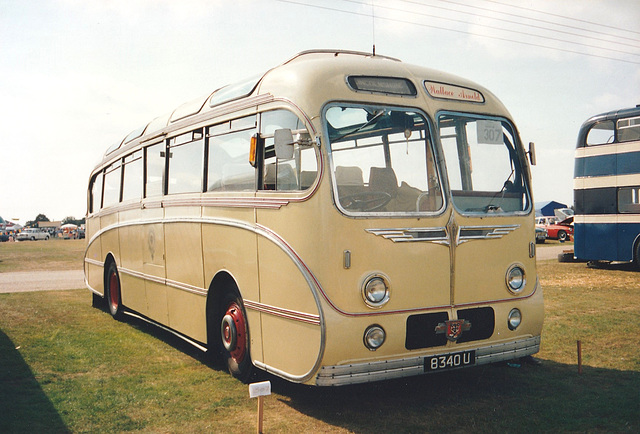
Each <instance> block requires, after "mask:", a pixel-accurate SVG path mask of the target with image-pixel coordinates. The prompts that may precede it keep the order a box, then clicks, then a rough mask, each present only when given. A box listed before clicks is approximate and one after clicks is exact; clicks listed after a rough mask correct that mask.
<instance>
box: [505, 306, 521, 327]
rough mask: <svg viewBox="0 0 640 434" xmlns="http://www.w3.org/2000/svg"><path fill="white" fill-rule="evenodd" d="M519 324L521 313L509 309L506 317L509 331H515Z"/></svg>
mask: <svg viewBox="0 0 640 434" xmlns="http://www.w3.org/2000/svg"><path fill="white" fill-rule="evenodd" d="M521 322H522V313H521V312H520V309H511V312H509V316H508V317H507V324H508V326H509V330H515V329H517V328H518V326H519V325H520V323H521Z"/></svg>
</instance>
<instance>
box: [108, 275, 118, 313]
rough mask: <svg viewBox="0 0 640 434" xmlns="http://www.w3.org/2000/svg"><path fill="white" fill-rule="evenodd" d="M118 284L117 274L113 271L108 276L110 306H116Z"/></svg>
mask: <svg viewBox="0 0 640 434" xmlns="http://www.w3.org/2000/svg"><path fill="white" fill-rule="evenodd" d="M119 293H120V286H119V284H118V275H117V274H116V273H115V272H113V273H111V275H110V276H109V302H110V303H111V306H113V307H114V308H115V307H118V303H119V300H118V298H119Z"/></svg>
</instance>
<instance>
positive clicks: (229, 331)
mask: <svg viewBox="0 0 640 434" xmlns="http://www.w3.org/2000/svg"><path fill="white" fill-rule="evenodd" d="M220 331H221V333H222V344H223V345H224V347H225V349H226V350H227V351H228V352H229V354H230V355H231V358H233V360H235V361H236V363H240V362H242V361H243V360H244V356H245V354H246V348H247V333H246V327H245V319H244V314H243V313H242V309H241V308H240V306H238V304H237V303H236V302H232V303H231V304H230V305H229V307H227V311H226V312H225V314H224V317H223V318H222V324H221V328H220Z"/></svg>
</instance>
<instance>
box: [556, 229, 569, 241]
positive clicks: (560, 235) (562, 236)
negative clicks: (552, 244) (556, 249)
mask: <svg viewBox="0 0 640 434" xmlns="http://www.w3.org/2000/svg"><path fill="white" fill-rule="evenodd" d="M558 239H559V240H560V241H567V233H566V232H565V231H558Z"/></svg>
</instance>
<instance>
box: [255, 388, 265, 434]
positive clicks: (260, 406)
mask: <svg viewBox="0 0 640 434" xmlns="http://www.w3.org/2000/svg"><path fill="white" fill-rule="evenodd" d="M263 400H264V396H258V430H257V431H256V432H257V433H258V434H262V414H263V411H262V408H263Z"/></svg>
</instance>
